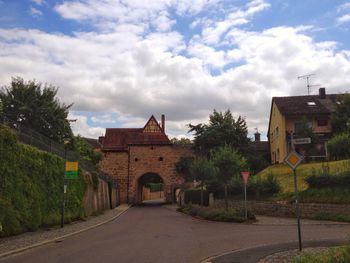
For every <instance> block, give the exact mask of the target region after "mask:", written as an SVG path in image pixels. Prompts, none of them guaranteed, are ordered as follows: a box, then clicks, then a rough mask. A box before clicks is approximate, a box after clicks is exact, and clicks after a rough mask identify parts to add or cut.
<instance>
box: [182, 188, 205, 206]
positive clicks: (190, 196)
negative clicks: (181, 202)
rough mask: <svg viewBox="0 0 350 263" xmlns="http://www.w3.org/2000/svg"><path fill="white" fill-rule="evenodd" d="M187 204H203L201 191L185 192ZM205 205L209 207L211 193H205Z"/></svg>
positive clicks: (190, 190)
mask: <svg viewBox="0 0 350 263" xmlns="http://www.w3.org/2000/svg"><path fill="white" fill-rule="evenodd" d="M185 204H197V205H200V204H201V190H197V189H188V190H185ZM203 205H204V206H209V192H208V191H206V190H204V191H203Z"/></svg>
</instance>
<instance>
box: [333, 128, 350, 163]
mask: <svg viewBox="0 0 350 263" xmlns="http://www.w3.org/2000/svg"><path fill="white" fill-rule="evenodd" d="M327 149H328V152H329V154H330V157H331V159H333V160H341V159H347V158H349V157H350V136H349V134H347V133H340V134H336V135H335V136H334V137H333V138H331V139H330V140H329V141H328V142H327Z"/></svg>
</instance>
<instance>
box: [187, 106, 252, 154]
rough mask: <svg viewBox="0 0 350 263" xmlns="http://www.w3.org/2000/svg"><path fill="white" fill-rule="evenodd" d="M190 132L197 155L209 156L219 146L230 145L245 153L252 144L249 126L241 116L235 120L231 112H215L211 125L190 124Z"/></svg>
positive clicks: (210, 118) (210, 121) (211, 115)
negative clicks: (250, 143)
mask: <svg viewBox="0 0 350 263" xmlns="http://www.w3.org/2000/svg"><path fill="white" fill-rule="evenodd" d="M188 126H189V132H193V133H194V149H195V151H196V152H197V153H201V154H204V155H209V152H210V151H211V150H213V149H215V148H217V147H219V146H223V145H229V146H231V147H233V148H236V149H238V151H239V152H240V153H244V152H245V149H246V147H247V145H248V144H249V142H250V139H249V138H248V129H247V124H246V121H245V120H244V118H242V117H241V116H239V117H238V119H237V120H235V119H234V118H233V116H232V113H231V111H230V110H227V111H225V112H224V113H222V112H218V111H216V110H214V111H213V113H212V114H210V115H209V124H202V123H200V124H197V125H192V124H189V125H188Z"/></svg>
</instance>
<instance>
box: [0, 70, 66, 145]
mask: <svg viewBox="0 0 350 263" xmlns="http://www.w3.org/2000/svg"><path fill="white" fill-rule="evenodd" d="M57 91H58V89H57V88H56V87H54V86H52V85H46V84H45V85H44V86H42V84H41V83H38V82H35V81H34V80H33V81H27V82H25V81H24V80H23V79H22V78H20V77H17V78H12V81H11V85H10V86H5V87H2V89H1V90H0V100H1V101H2V107H3V119H4V120H5V121H6V122H7V123H8V125H9V126H11V127H13V128H20V127H22V126H25V127H28V128H31V129H33V130H35V131H37V132H38V133H41V134H43V135H45V136H47V137H49V138H51V139H53V140H55V141H58V142H63V140H64V139H66V138H70V139H72V138H73V133H72V130H71V127H70V124H69V121H68V119H67V116H68V110H69V108H70V107H71V106H72V105H65V104H61V103H60V102H59V100H58V99H57V98H56V95H57Z"/></svg>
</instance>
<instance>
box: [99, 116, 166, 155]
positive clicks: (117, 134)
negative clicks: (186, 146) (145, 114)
mask: <svg viewBox="0 0 350 263" xmlns="http://www.w3.org/2000/svg"><path fill="white" fill-rule="evenodd" d="M152 117H153V116H152ZM152 117H151V118H152ZM153 118H154V117H153ZM148 122H149V121H148ZM148 122H147V123H148ZM146 126H147V125H146ZM146 126H145V127H146ZM170 144H171V142H170V140H169V138H168V136H167V135H166V134H165V133H164V132H163V131H162V130H161V131H160V132H144V128H107V129H106V134H105V136H104V138H103V142H102V145H103V146H102V149H103V150H112V151H125V150H127V148H128V146H129V145H170Z"/></svg>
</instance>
